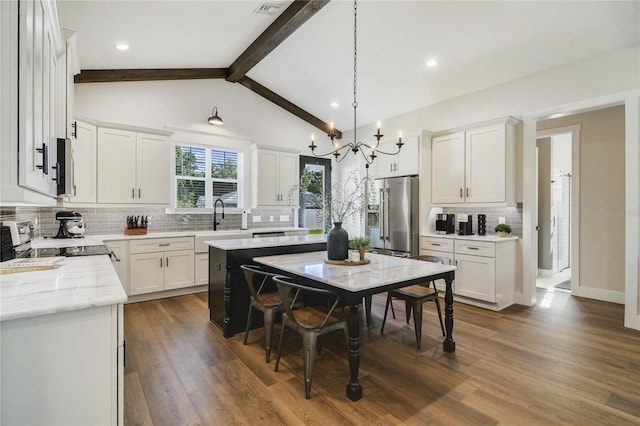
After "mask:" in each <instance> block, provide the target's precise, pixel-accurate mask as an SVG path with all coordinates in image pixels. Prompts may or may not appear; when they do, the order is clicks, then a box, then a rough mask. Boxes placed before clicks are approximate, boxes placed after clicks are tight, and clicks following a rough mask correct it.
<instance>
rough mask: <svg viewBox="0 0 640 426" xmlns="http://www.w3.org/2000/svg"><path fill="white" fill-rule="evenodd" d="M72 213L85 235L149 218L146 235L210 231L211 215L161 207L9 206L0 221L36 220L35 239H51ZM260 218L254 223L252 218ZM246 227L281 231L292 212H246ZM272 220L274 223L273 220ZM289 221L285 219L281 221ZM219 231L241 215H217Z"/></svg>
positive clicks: (116, 231) (112, 230)
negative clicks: (60, 216) (62, 215)
mask: <svg viewBox="0 0 640 426" xmlns="http://www.w3.org/2000/svg"><path fill="white" fill-rule="evenodd" d="M63 210H73V211H76V212H78V213H80V214H81V215H82V216H83V217H84V222H85V227H86V231H85V235H98V234H121V233H124V231H123V230H124V227H125V222H126V219H127V216H149V232H173V231H206V230H212V229H213V214H166V213H165V209H164V207H142V206H132V207H95V208H80V207H65V208H60V207H55V208H53V207H8V208H2V209H0V221H2V220H15V219H35V220H36V222H37V225H36V236H39V237H45V236H53V235H55V234H56V233H57V232H58V226H59V222H58V221H57V220H56V213H57V212H59V211H63ZM254 215H256V216H260V219H261V220H260V221H259V222H254V221H253V220H252V216H254ZM247 216H248V220H247V226H248V228H249V229H252V228H280V227H291V226H294V212H293V209H291V208H260V209H252V210H251V213H248V215H247ZM272 219H273V221H272ZM281 219H288V220H284V221H283V220H281ZM218 220H219V221H220V224H219V225H218V230H230V229H240V226H241V224H242V214H241V213H225V215H224V219H221V214H220V213H218Z"/></svg>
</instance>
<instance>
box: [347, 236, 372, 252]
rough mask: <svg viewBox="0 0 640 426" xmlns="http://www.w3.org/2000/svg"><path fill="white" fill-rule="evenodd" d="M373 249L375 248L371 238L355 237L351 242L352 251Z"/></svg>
mask: <svg viewBox="0 0 640 426" xmlns="http://www.w3.org/2000/svg"><path fill="white" fill-rule="evenodd" d="M371 247H373V244H372V243H371V237H369V236H366V237H355V238H354V239H352V240H350V241H349V248H350V249H351V250H358V251H361V250H369V249H370V248H371Z"/></svg>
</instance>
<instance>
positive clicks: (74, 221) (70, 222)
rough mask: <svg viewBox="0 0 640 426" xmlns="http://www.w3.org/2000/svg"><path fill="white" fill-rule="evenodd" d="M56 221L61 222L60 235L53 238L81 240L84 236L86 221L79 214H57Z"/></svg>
mask: <svg viewBox="0 0 640 426" xmlns="http://www.w3.org/2000/svg"><path fill="white" fill-rule="evenodd" d="M56 220H59V221H60V226H59V227H58V233H57V234H56V235H55V237H53V238H80V237H83V236H84V235H82V234H84V230H85V227H84V219H83V218H82V215H81V214H80V213H78V212H73V211H63V212H58V213H56Z"/></svg>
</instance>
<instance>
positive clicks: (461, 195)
mask: <svg viewBox="0 0 640 426" xmlns="http://www.w3.org/2000/svg"><path fill="white" fill-rule="evenodd" d="M460 198H462V188H460Z"/></svg>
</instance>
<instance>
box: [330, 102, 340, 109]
mask: <svg viewBox="0 0 640 426" xmlns="http://www.w3.org/2000/svg"><path fill="white" fill-rule="evenodd" d="M339 106H340V105H339V104H338V103H337V102H331V108H338V107H339Z"/></svg>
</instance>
